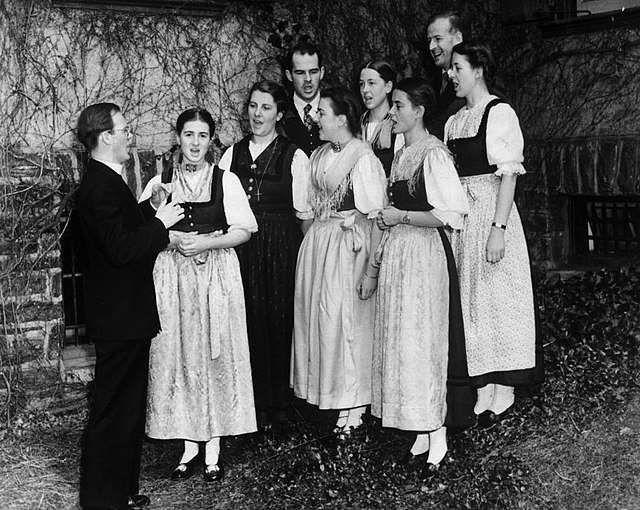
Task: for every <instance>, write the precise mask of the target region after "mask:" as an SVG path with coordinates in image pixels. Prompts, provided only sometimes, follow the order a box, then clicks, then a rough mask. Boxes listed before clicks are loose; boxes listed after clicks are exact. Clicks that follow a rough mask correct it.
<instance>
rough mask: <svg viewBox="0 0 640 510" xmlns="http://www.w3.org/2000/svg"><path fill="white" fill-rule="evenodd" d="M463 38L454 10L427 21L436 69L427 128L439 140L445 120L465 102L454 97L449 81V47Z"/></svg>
mask: <svg viewBox="0 0 640 510" xmlns="http://www.w3.org/2000/svg"><path fill="white" fill-rule="evenodd" d="M462 39H463V27H462V19H461V18H460V15H459V14H458V13H457V12H455V11H445V12H441V13H438V14H434V15H433V16H431V17H430V18H429V20H428V21H427V42H428V43H429V53H431V56H432V57H433V62H434V63H435V65H436V68H437V70H438V72H437V73H436V76H435V79H434V81H433V90H434V92H435V93H436V104H435V109H434V112H433V115H432V116H431V120H430V121H429V122H428V123H427V130H428V131H429V133H431V134H432V135H435V136H437V137H438V138H440V140H443V139H444V125H445V123H446V122H447V119H448V118H449V117H451V116H452V115H453V114H454V113H456V112H457V111H458V110H459V109H460V108H462V107H463V106H464V105H465V100H464V99H463V98H461V97H456V91H455V89H454V88H453V83H452V82H451V80H449V75H448V71H449V69H450V68H451V50H452V49H453V47H454V46H455V45H456V44H458V43H461V42H462Z"/></svg>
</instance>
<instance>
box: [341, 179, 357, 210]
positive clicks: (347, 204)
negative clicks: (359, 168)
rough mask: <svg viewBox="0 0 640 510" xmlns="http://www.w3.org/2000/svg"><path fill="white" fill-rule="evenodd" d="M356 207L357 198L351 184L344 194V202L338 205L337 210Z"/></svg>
mask: <svg viewBox="0 0 640 510" xmlns="http://www.w3.org/2000/svg"><path fill="white" fill-rule="evenodd" d="M355 208H356V199H355V197H354V195H353V185H352V186H349V189H348V190H347V192H346V193H345V195H344V198H343V199H342V202H340V205H339V206H338V209H337V211H351V210H353V209H355Z"/></svg>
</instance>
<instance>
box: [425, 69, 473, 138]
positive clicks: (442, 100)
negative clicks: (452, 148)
mask: <svg viewBox="0 0 640 510" xmlns="http://www.w3.org/2000/svg"><path fill="white" fill-rule="evenodd" d="M441 85H442V74H438V76H437V78H436V79H434V82H433V89H434V91H435V93H436V105H435V108H434V111H433V114H432V115H431V120H430V121H429V122H428V123H427V126H426V127H427V130H428V131H429V133H431V134H432V135H435V136H437V137H438V138H439V139H440V140H443V141H444V125H445V124H446V122H447V120H448V119H449V117H451V116H452V115H454V114H455V113H457V112H458V110H460V108H462V107H463V106H464V105H465V104H466V103H467V102H466V101H465V99H464V98H461V97H456V91H455V89H454V88H453V82H452V81H451V80H449V82H448V83H447V86H446V87H445V89H444V91H443V92H442V94H440V88H441Z"/></svg>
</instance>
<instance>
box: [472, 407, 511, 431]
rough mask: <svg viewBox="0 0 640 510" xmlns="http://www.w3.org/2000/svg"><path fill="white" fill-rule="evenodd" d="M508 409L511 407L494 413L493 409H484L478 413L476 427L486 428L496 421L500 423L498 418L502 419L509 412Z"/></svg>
mask: <svg viewBox="0 0 640 510" xmlns="http://www.w3.org/2000/svg"><path fill="white" fill-rule="evenodd" d="M510 410H511V408H509V409H507V410H506V411H504V412H502V413H500V414H496V413H494V412H493V411H489V410H486V411H484V412H482V413H480V414H479V415H478V428H479V429H484V430H487V429H490V428H493V427H495V426H496V425H497V424H498V423H500V420H502V419H503V418H505V417H506V416H507V415H508V414H509V411H510Z"/></svg>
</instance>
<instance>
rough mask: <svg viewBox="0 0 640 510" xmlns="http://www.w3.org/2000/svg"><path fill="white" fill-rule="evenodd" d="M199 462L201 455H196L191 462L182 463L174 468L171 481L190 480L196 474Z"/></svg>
mask: <svg viewBox="0 0 640 510" xmlns="http://www.w3.org/2000/svg"><path fill="white" fill-rule="evenodd" d="M199 461H200V455H196V456H195V457H194V458H193V459H191V460H190V461H189V462H186V463H185V462H181V463H180V464H178V465H177V466H176V467H175V468H174V470H173V471H171V479H172V480H184V479H186V478H189V477H190V476H191V475H192V474H193V473H194V471H195V469H196V466H197V465H198V463H199Z"/></svg>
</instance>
